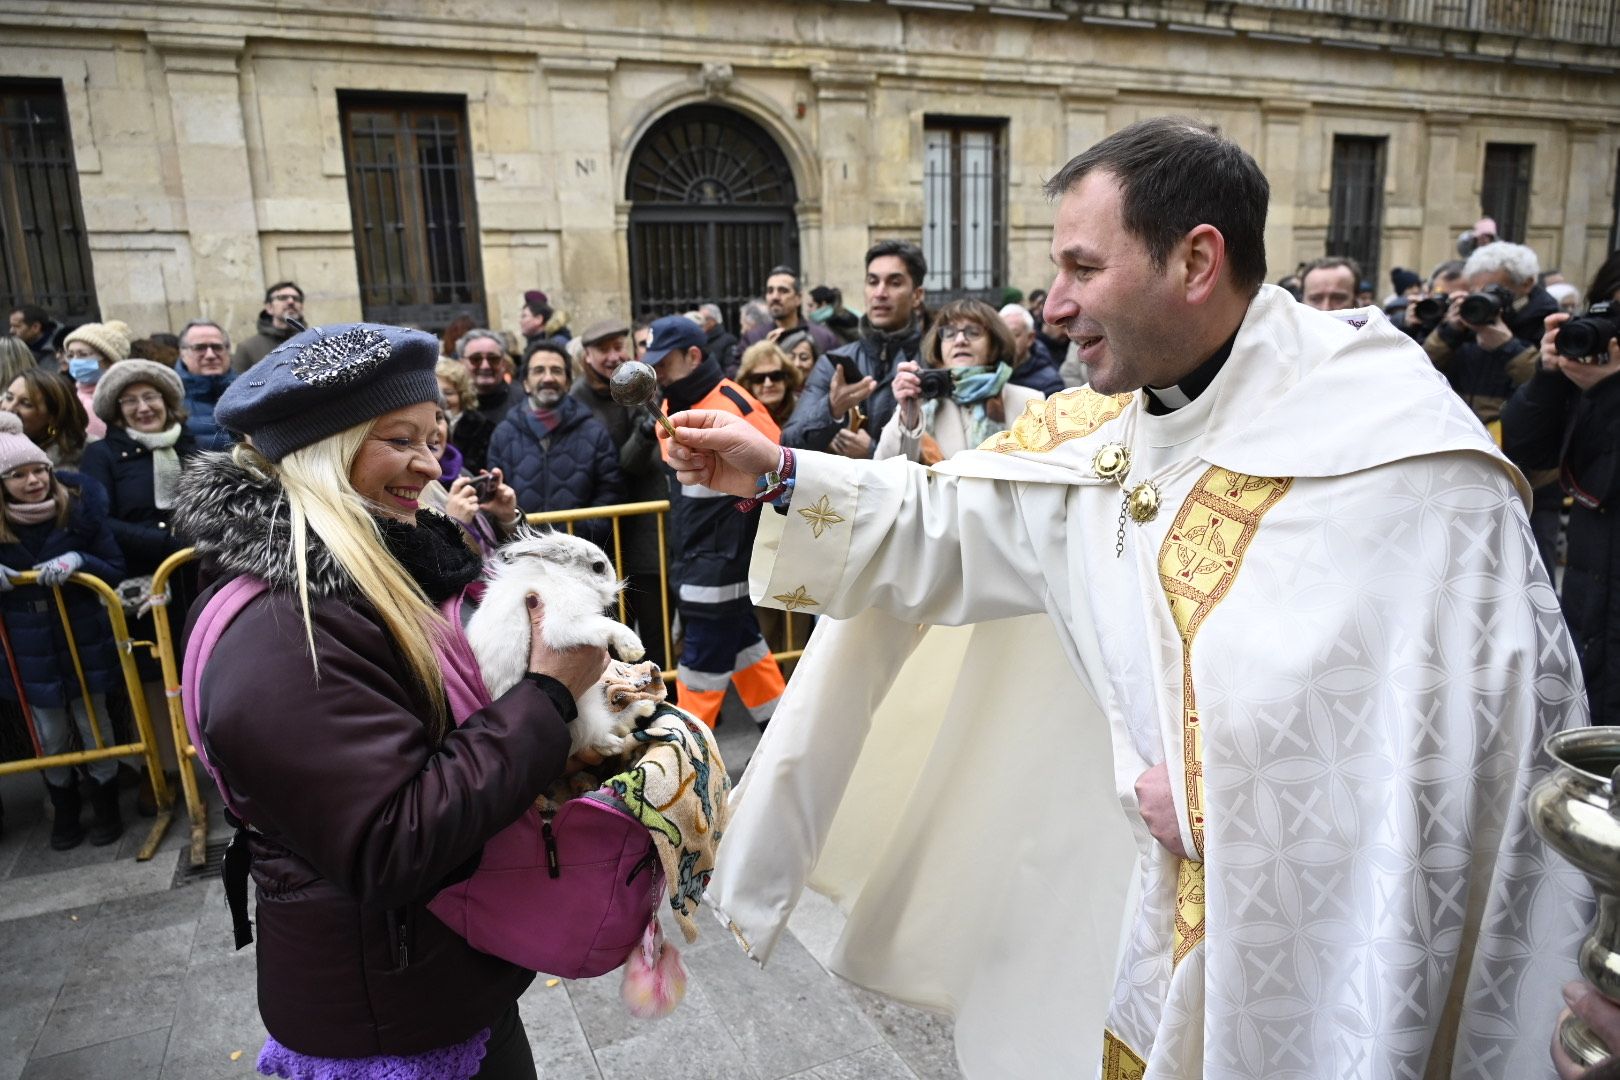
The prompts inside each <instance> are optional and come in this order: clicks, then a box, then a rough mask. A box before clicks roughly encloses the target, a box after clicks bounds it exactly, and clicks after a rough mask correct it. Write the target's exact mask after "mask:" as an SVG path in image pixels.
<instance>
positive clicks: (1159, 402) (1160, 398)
mask: <svg viewBox="0 0 1620 1080" xmlns="http://www.w3.org/2000/svg"><path fill="white" fill-rule="evenodd" d="M1236 341H1237V331H1236V330H1234V331H1232V336H1231V337H1229V338H1227V339H1226V344H1224V345H1222V346H1221V347H1220V348H1218V349H1216V350H1215V354H1214V355H1213V356H1211V357H1210V358H1209V359H1208V360H1205V361H1204V362H1203V363H1202V364H1199V365H1198V366H1197V367H1196V368H1194V369H1193V370H1192V372H1191V373H1190V374H1189V375H1187V377H1186V378H1184V379H1182V380H1181V381H1180V382H1178V383H1176V384H1175V385H1174V386H1163V387H1160V386H1144V387H1143V388H1142V389H1144V390H1146V391H1147V411H1148V412H1149V413H1151V414H1152V415H1154V416H1164V415H1165V414H1166V413H1173V412H1175V411H1176V410H1177V409H1179V408H1181V407H1182V406H1183V405H1191V404H1192V403H1193V399H1194V398H1196V397H1197V396H1198V395H1199V394H1202V393H1203V392H1204V391H1205V390H1208V389H1209V384H1210V383H1212V382H1214V381H1215V376H1217V375H1219V374H1220V373H1221V368H1223V367H1225V366H1226V361H1227V359H1228V358H1230V357H1231V355H1232V344H1233V343H1234V342H1236Z"/></svg>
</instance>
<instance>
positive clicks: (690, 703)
mask: <svg viewBox="0 0 1620 1080" xmlns="http://www.w3.org/2000/svg"><path fill="white" fill-rule="evenodd" d="M675 686H676V694H677V696H678V697H679V698H680V702H681V708H683V709H685V710H686V711H687V712H689V713H691V714H692V715H693V716H695V717H697V718H698V719H699V720H701V721H703V722H704V723H705V724H708V725H709V726H710V727H711V728H712V727H714V722H715V721H716V720H718V719H720V704H721V702H723V701H725V700H726V692H725V691H724V690H693V689H692V688H691V687H690V686H687V685H686V684H685V683H684V682H682V681H681V680H680V679H676V680H675Z"/></svg>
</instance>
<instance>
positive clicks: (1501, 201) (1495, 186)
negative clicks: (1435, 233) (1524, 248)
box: [1479, 143, 1536, 244]
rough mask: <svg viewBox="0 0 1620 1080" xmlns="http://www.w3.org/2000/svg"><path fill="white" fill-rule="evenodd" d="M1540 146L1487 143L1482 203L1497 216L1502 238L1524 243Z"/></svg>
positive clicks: (1481, 193)
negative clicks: (1537, 152)
mask: <svg viewBox="0 0 1620 1080" xmlns="http://www.w3.org/2000/svg"><path fill="white" fill-rule="evenodd" d="M1535 152H1536V148H1535V147H1534V146H1529V145H1520V144H1517V143H1486V144H1485V180H1484V183H1483V184H1482V185H1481V188H1480V196H1479V201H1480V206H1481V208H1482V209H1483V210H1484V211H1485V215H1486V216H1487V217H1491V218H1495V219H1496V235H1497V238H1498V239H1500V240H1511V241H1513V242H1514V243H1516V244H1522V243H1524V230H1525V226H1527V225H1528V224H1529V223H1530V172H1531V169H1532V167H1533V162H1534V160H1535Z"/></svg>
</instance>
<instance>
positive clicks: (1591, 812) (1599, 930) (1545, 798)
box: [1530, 727, 1620, 1066]
mask: <svg viewBox="0 0 1620 1080" xmlns="http://www.w3.org/2000/svg"><path fill="white" fill-rule="evenodd" d="M1546 750H1547V753H1548V755H1550V756H1551V757H1552V759H1553V770H1552V772H1550V773H1548V774H1547V776H1546V778H1545V779H1543V780H1542V781H1541V783H1539V784H1537V785H1536V786H1535V788H1534V790H1532V791H1531V792H1530V820H1531V822H1532V823H1533V824H1534V825H1535V827H1536V832H1538V833H1540V834H1541V838H1542V839H1543V840H1545V841H1547V844H1548V846H1549V847H1551V848H1552V849H1553V850H1554V851H1556V852H1558V854H1560V855H1562V856H1563V857H1564V858H1566V859H1568V860H1569V861H1570V862H1572V863H1574V864H1575V868H1576V869H1577V870H1579V871H1580V872H1581V873H1583V874H1585V875H1586V877H1587V879H1588V880H1589V881H1591V883H1592V891H1593V893H1594V894H1595V895H1596V897H1597V902H1598V916H1597V922H1596V923H1595V924H1594V925H1593V927H1592V932H1591V933H1590V934H1588V935H1587V937H1586V940H1585V941H1584V942H1582V943H1581V955H1580V967H1581V974H1582V975H1584V976H1585V977H1586V980H1587V981H1588V982H1590V983H1591V984H1592V985H1593V986H1595V987H1597V989H1598V991H1599V992H1600V993H1602V995H1603V996H1604V997H1606V998H1608V999H1609V1000H1610V1001H1612V1002H1615V1003H1616V1004H1620V952H1617V951H1616V950H1617V949H1620V803H1617V802H1616V799H1615V792H1616V783H1615V771H1616V769H1617V768H1620V728H1612V727H1591V728H1574V729H1571V730H1569V731H1560V732H1559V733H1557V734H1556V735H1552V736H1550V737H1548V739H1547V742H1546ZM1558 1039H1559V1041H1560V1042H1561V1043H1563V1045H1564V1049H1565V1050H1567V1051H1568V1052H1569V1056H1570V1057H1571V1058H1573V1059H1574V1060H1575V1061H1576V1062H1577V1063H1579V1064H1581V1065H1588V1066H1590V1065H1596V1064H1597V1063H1598V1062H1600V1061H1602V1060H1604V1059H1605V1058H1607V1057H1608V1056H1609V1054H1610V1048H1609V1047H1607V1046H1604V1045H1603V1042H1602V1040H1600V1039H1599V1038H1598V1037H1597V1035H1596V1034H1595V1033H1594V1032H1593V1031H1592V1029H1591V1028H1589V1027H1587V1026H1586V1024H1585V1023H1584V1022H1583V1021H1581V1020H1579V1019H1577V1018H1576V1017H1574V1016H1569V1017H1567V1018H1566V1019H1565V1020H1564V1022H1563V1024H1561V1025H1560V1026H1559V1028H1558ZM1615 1049H1617V1050H1620V1047H1617V1048H1615Z"/></svg>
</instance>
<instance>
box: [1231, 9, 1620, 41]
mask: <svg viewBox="0 0 1620 1080" xmlns="http://www.w3.org/2000/svg"><path fill="white" fill-rule="evenodd" d="M1236 2H1237V4H1238V6H1240V7H1252V8H1271V9H1273V10H1284V11H1311V12H1320V13H1322V14H1324V15H1332V16H1335V17H1340V18H1343V17H1349V18H1361V19H1376V20H1378V21H1380V22H1396V23H1408V24H1413V25H1417V26H1431V27H1438V28H1441V29H1447V30H1464V31H1477V32H1484V33H1491V34H1509V35H1515V36H1519V37H1531V38H1543V39H1549V40H1555V41H1569V42H1574V43H1576V44H1583V45H1620V5H1616V4H1615V3H1614V0H1236Z"/></svg>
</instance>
